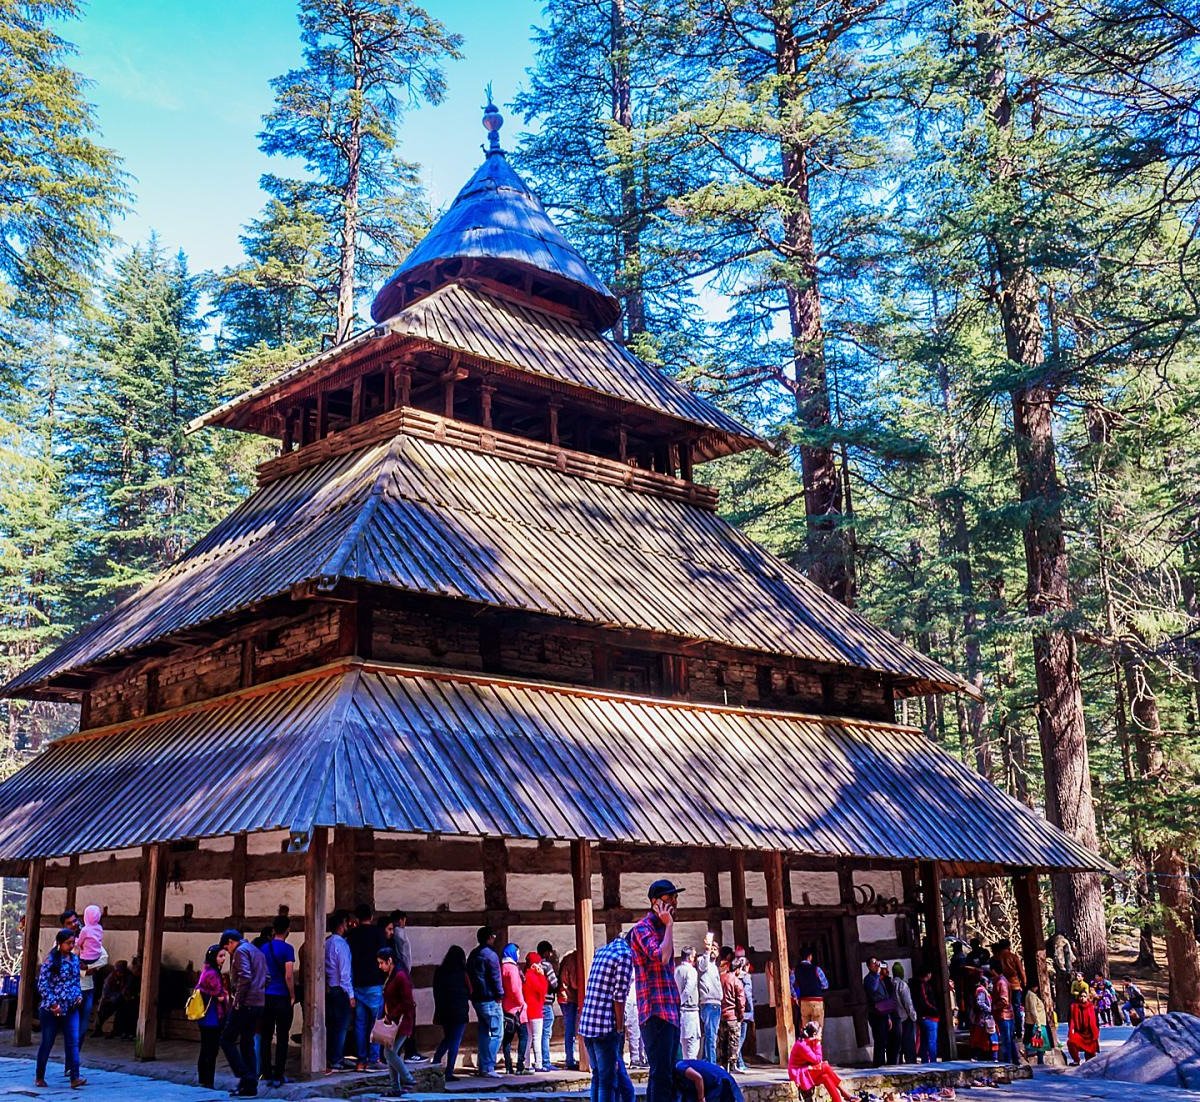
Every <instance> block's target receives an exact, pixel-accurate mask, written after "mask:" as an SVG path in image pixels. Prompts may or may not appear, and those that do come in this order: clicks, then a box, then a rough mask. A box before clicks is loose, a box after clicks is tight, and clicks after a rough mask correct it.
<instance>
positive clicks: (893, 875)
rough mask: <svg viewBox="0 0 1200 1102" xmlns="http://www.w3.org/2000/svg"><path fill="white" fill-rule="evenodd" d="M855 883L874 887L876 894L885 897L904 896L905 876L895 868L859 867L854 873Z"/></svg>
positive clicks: (899, 897)
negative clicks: (869, 868)
mask: <svg viewBox="0 0 1200 1102" xmlns="http://www.w3.org/2000/svg"><path fill="white" fill-rule="evenodd" d="M854 883H855V886H858V885H860V884H861V885H863V886H869V887H871V888H874V889H875V894H876V895H877V896H880V897H881V898H883V899H903V898H904V878H903V877H902V876H901V875H900V873H899V872H898V871H895V870H893V869H882V870H875V869H871V870H862V869H859V870H857V871H856V872H855V873H854Z"/></svg>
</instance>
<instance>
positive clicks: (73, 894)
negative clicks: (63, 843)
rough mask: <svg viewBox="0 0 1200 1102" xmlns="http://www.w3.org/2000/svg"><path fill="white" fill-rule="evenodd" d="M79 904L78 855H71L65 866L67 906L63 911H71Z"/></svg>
mask: <svg viewBox="0 0 1200 1102" xmlns="http://www.w3.org/2000/svg"><path fill="white" fill-rule="evenodd" d="M78 902H79V854H77V853H73V854H71V859H70V861H69V862H68V864H67V904H66V906H65V907H63V910H64V911H73V910H75V908H76V907H77V906H78Z"/></svg>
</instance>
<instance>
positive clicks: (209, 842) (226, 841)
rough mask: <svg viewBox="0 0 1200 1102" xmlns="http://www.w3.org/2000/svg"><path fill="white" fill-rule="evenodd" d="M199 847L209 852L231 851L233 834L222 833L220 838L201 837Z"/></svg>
mask: <svg viewBox="0 0 1200 1102" xmlns="http://www.w3.org/2000/svg"><path fill="white" fill-rule="evenodd" d="M200 848H201V849H202V850H205V851H206V852H209V853H232V852H233V835H232V834H223V835H222V836H221V837H220V838H203V839H201V841H200Z"/></svg>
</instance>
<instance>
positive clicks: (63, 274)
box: [0, 0, 124, 318]
mask: <svg viewBox="0 0 1200 1102" xmlns="http://www.w3.org/2000/svg"><path fill="white" fill-rule="evenodd" d="M78 10H79V8H78V4H76V3H75V2H74V0H4V2H3V3H0V165H3V166H4V168H3V171H2V172H0V281H3V282H6V283H7V284H8V286H9V288H10V290H11V291H12V292H14V293H15V296H16V297H15V298H13V299H11V300H10V301H9V303H8V308H9V309H13V310H19V312H20V313H21V314H23V315H25V316H30V317H40V318H47V317H58V318H61V317H63V316H64V314H65V311H66V308H67V307H68V306H69V305H71V304H74V303H75V302H77V301H78V300H79V299H80V297H81V296H82V295H84V294H85V293H86V291H87V286H88V284H87V279H88V276H89V275H90V273H91V272H92V271H93V270H94V265H95V262H96V259H97V257H98V256H99V254H100V251H101V249H102V248H103V246H104V245H105V244H106V243H107V241H108V226H109V221H110V219H111V218H112V216H113V214H114V213H115V212H116V210H117V208H118V206H119V205H120V203H121V201H122V200H123V198H124V192H123V189H122V183H121V178H120V174H119V171H118V160H117V158H116V156H115V155H114V154H113V153H112V152H111V151H110V150H108V149H105V148H103V147H102V146H100V145H98V144H97V143H96V142H95V140H94V139H93V137H92V130H93V126H94V124H93V119H92V111H91V107H90V105H89V104H88V103H87V101H86V99H85V98H84V82H83V79H82V78H81V77H80V75H79V74H78V73H77V72H75V71H74V70H73V69H71V68H70V67H69V66H68V65H67V64H66V63H65V61H66V58H67V57H68V55H69V54H70V52H71V46H70V45H69V44H68V43H67V42H66V41H64V40H63V39H62V38H60V37H59V35H58V34H57V33H55V30H54V29H53V28H54V24H56V23H58V22H59V21H61V20H62V19H64V18H71V17H74V16H76V15H77V14H78Z"/></svg>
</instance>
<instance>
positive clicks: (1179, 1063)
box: [1076, 1014, 1200, 1090]
mask: <svg viewBox="0 0 1200 1102" xmlns="http://www.w3.org/2000/svg"><path fill="white" fill-rule="evenodd" d="M1076 1074H1077V1075H1079V1076H1080V1077H1081V1078H1085V1079H1116V1080H1119V1081H1121V1082H1123V1083H1145V1084H1152V1085H1154V1086H1161V1087H1183V1088H1184V1089H1185V1090H1200V1018H1197V1017H1194V1016H1193V1015H1191V1014H1155V1015H1154V1016H1153V1017H1150V1018H1147V1019H1146V1021H1145V1022H1144V1023H1143V1024H1142V1025H1141V1026H1139V1027H1138V1028H1137V1029H1135V1030H1134V1031H1133V1033H1132V1034H1131V1035H1130V1037H1129V1040H1128V1041H1126V1042H1125V1043H1124V1044H1123V1045H1122V1046H1121V1047H1120V1048H1117V1049H1113V1050H1111V1051H1109V1052H1103V1053H1101V1054H1100V1055H1099V1056H1097V1057H1096V1058H1095V1059H1094V1060H1089V1061H1088V1062H1087V1063H1086V1064H1085V1065H1084V1066H1083V1067H1082V1068H1080V1069H1079V1071H1078V1072H1077V1073H1076Z"/></svg>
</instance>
